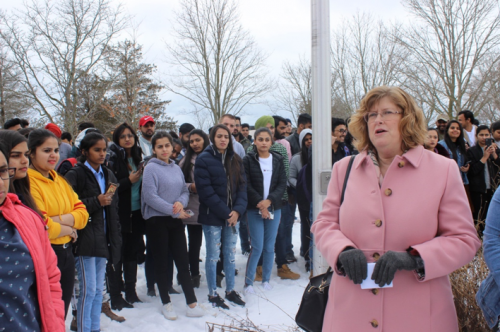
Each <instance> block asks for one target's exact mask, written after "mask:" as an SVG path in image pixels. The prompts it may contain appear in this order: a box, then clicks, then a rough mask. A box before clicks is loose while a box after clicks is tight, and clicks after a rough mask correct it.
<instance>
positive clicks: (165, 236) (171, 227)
mask: <svg viewBox="0 0 500 332" xmlns="http://www.w3.org/2000/svg"><path fill="white" fill-rule="evenodd" d="M146 234H147V237H148V239H149V241H151V248H152V253H153V259H154V262H155V263H154V266H155V280H156V284H157V285H158V291H159V292H160V297H161V301H162V303H163V304H167V303H170V296H169V295H168V290H169V288H170V287H169V285H168V280H167V279H168V276H167V275H168V260H167V259H166V258H167V257H168V255H169V253H172V255H173V258H174V262H175V266H176V267H177V272H178V276H179V281H180V282H181V286H182V290H183V292H184V296H185V297H186V303H187V304H192V303H195V302H197V300H196V295H195V294H194V288H193V283H192V281H191V276H190V274H189V257H188V253H187V244H186V233H185V232H184V225H183V224H182V221H181V220H180V219H174V218H172V217H153V218H150V219H148V220H147V222H146Z"/></svg>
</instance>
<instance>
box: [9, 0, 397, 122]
mask: <svg viewBox="0 0 500 332" xmlns="http://www.w3.org/2000/svg"><path fill="white" fill-rule="evenodd" d="M112 2H115V3H122V4H123V5H124V8H125V9H126V12H127V13H129V14H130V15H133V16H134V17H135V21H136V22H138V23H139V28H138V30H139V36H138V41H139V43H140V44H142V45H143V47H144V53H145V61H146V62H149V63H155V64H156V65H157V66H158V69H159V71H158V77H159V78H160V79H164V78H165V77H166V75H168V73H169V67H168V66H167V64H166V63H165V53H164V51H165V47H164V45H165V42H169V40H171V37H170V36H171V31H172V21H173V18H174V15H173V14H174V11H175V10H178V8H179V0H122V1H115V0H112ZM21 4H22V1H21V0H0V8H1V9H3V10H10V9H12V8H14V7H20V6H21ZM239 4H240V15H241V24H242V26H243V27H244V28H245V29H247V30H248V31H249V32H250V34H251V35H252V36H253V37H254V39H255V41H256V43H257V45H258V46H259V47H260V48H261V49H262V50H263V51H264V52H265V53H267V54H268V55H269V58H268V61H267V65H268V68H269V72H270V74H271V75H273V76H274V77H278V76H279V74H280V70H281V65H282V63H283V62H284V61H286V60H289V61H295V60H298V58H299V57H300V56H305V57H306V58H310V54H311V1H310V0H240V1H239ZM358 11H360V12H368V13H371V14H372V15H373V17H375V18H376V20H377V19H382V20H390V21H393V20H400V21H404V20H405V18H406V16H407V14H406V11H405V9H404V7H403V6H402V5H401V4H400V1H399V0H376V1H375V0H350V1H345V0H342V1H340V0H332V1H330V18H331V27H332V28H334V27H335V26H336V25H337V24H339V23H340V22H341V21H342V20H343V19H347V18H350V17H352V16H353V15H355V14H356V13H357V12H358ZM125 36H126V35H124V38H125ZM164 98H165V99H170V100H172V103H171V104H170V105H169V106H168V108H167V112H168V114H170V115H173V116H174V117H175V118H176V119H177V120H179V122H178V123H179V124H181V123H183V122H187V121H189V120H190V117H189V115H186V112H188V111H190V110H191V106H190V104H189V103H188V102H187V101H186V100H184V99H183V98H182V97H179V96H176V95H174V94H171V93H167V94H165V96H164ZM269 98H272V96H269ZM269 112H270V110H269V108H268V107H267V106H265V105H255V106H251V107H248V108H247V109H245V114H243V115H242V119H243V121H244V122H249V123H251V124H253V122H255V120H256V119H257V118H258V117H259V116H260V115H262V114H266V113H269ZM282 115H283V116H286V117H289V114H286V113H285V114H282ZM193 124H194V125H196V123H193Z"/></svg>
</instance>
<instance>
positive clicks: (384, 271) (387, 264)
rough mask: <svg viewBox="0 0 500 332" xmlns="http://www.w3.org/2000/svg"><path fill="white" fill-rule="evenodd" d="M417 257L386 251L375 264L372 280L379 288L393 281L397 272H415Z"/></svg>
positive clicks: (405, 253)
mask: <svg viewBox="0 0 500 332" xmlns="http://www.w3.org/2000/svg"><path fill="white" fill-rule="evenodd" d="M417 268H418V264H417V257H416V256H412V255H410V254H409V253H407V252H395V251H388V252H386V253H385V254H384V255H382V257H380V259H379V260H378V261H377V264H375V268H374V269H373V274H372V280H375V283H376V284H377V285H379V286H380V287H383V286H384V285H386V284H387V285H389V284H390V283H391V282H392V280H393V279H394V275H395V274H396V271H397V270H407V271H411V270H416V269H417Z"/></svg>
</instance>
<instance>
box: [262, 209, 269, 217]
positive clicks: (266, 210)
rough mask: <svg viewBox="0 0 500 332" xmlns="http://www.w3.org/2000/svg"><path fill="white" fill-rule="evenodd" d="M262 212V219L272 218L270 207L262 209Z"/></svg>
mask: <svg viewBox="0 0 500 332" xmlns="http://www.w3.org/2000/svg"><path fill="white" fill-rule="evenodd" d="M260 214H261V215H262V219H270V218H271V215H270V214H269V210H268V209H263V210H260Z"/></svg>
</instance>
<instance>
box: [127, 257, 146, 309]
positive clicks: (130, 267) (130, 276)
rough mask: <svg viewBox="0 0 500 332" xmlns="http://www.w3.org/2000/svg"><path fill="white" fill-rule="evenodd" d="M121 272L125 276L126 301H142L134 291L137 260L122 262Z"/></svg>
mask: <svg viewBox="0 0 500 332" xmlns="http://www.w3.org/2000/svg"><path fill="white" fill-rule="evenodd" d="M123 274H124V277H125V299H126V300H127V302H128V303H131V304H134V303H137V302H139V303H142V301H141V300H140V299H139V297H138V296H137V293H136V291H135V283H136V282H137V262H136V261H133V262H124V263H123Z"/></svg>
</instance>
